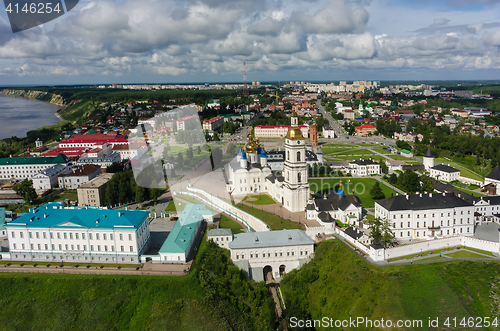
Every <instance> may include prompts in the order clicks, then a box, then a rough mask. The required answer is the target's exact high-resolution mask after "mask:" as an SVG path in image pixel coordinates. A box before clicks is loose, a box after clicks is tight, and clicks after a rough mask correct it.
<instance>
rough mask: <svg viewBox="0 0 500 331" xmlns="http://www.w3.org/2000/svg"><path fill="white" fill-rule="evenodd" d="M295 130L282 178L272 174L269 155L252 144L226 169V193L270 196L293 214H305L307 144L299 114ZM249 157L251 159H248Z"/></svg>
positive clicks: (287, 145)
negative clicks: (265, 194)
mask: <svg viewBox="0 0 500 331" xmlns="http://www.w3.org/2000/svg"><path fill="white" fill-rule="evenodd" d="M291 119H292V127H291V128H290V129H289V130H288V133H287V135H286V137H285V155H284V157H285V160H284V165H283V171H282V174H281V175H278V176H277V175H275V174H272V173H271V169H270V167H269V166H268V164H267V153H266V151H265V150H264V149H262V148H261V147H260V146H257V145H256V144H255V142H254V141H253V137H252V135H250V136H249V141H248V143H247V145H246V146H245V149H246V153H245V152H241V153H238V157H237V162H233V163H230V164H229V165H228V167H227V172H228V176H227V177H228V181H229V182H228V183H227V190H228V191H229V192H230V193H231V194H233V195H248V194H259V193H267V194H269V195H270V196H271V197H272V198H273V199H274V200H275V201H278V202H279V203H281V204H282V205H283V206H284V207H285V208H286V209H287V210H289V211H291V212H297V211H304V210H305V207H306V203H307V197H308V196H309V183H308V182H307V177H308V174H307V161H306V144H305V139H304V137H303V136H302V131H301V130H300V129H299V127H298V117H297V114H296V113H293V115H292V118H291ZM247 155H248V158H247Z"/></svg>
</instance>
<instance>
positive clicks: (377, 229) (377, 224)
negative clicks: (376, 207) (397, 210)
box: [368, 217, 395, 247]
mask: <svg viewBox="0 0 500 331" xmlns="http://www.w3.org/2000/svg"><path fill="white" fill-rule="evenodd" d="M368 224H369V226H370V229H371V232H370V234H369V237H370V238H371V239H372V240H373V242H375V243H376V242H380V243H381V244H382V246H384V247H388V246H389V245H392V244H393V242H394V238H395V236H394V233H393V232H392V230H391V224H390V222H389V220H387V219H381V218H379V217H377V218H375V219H374V220H373V221H368Z"/></svg>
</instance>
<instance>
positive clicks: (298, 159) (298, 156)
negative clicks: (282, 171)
mask: <svg viewBox="0 0 500 331" xmlns="http://www.w3.org/2000/svg"><path fill="white" fill-rule="evenodd" d="M297 161H298V162H300V152H297Z"/></svg>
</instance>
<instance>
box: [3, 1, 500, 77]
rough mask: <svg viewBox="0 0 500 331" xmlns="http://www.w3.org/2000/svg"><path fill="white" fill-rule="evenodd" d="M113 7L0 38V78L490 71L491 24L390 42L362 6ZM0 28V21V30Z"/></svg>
mask: <svg viewBox="0 0 500 331" xmlns="http://www.w3.org/2000/svg"><path fill="white" fill-rule="evenodd" d="M115 1H118V0H100V1H90V2H87V3H85V4H83V3H82V6H81V7H80V8H78V7H77V8H75V10H74V11H72V12H71V13H70V14H68V15H66V16H64V17H62V18H61V19H60V20H58V21H56V22H55V23H54V24H52V25H50V26H44V27H38V28H34V29H31V30H27V31H24V32H22V33H19V34H15V35H13V34H12V33H0V59H3V62H5V61H15V64H12V65H9V66H6V68H4V69H0V75H2V76H4V77H5V76H18V77H29V76H31V77H42V76H44V75H46V76H50V75H53V76H57V77H60V76H68V75H73V76H78V75H87V76H95V77H99V78H100V77H103V76H107V77H119V76H122V75H123V76H133V75H138V74H140V75H142V77H145V79H144V80H146V81H147V77H149V76H150V75H156V76H158V75H163V76H171V77H176V78H178V77H188V76H189V77H194V78H191V79H189V80H191V81H194V80H196V76H197V75H219V76H221V77H222V76H225V75H234V74H235V73H237V74H238V75H240V73H241V71H242V61H243V59H245V60H246V61H247V71H254V72H256V71H261V72H265V73H269V72H276V75H281V74H282V73H283V72H285V71H287V70H290V71H294V70H310V69H313V70H314V69H316V70H318V69H319V70H324V69H331V68H343V69H345V68H370V69H372V68H381V69H383V68H464V69H467V70H469V69H470V70H472V68H485V67H488V66H489V67H490V68H496V67H498V66H499V63H498V62H499V60H498V58H500V56H499V54H498V53H499V46H500V23H498V22H463V24H460V25H452V24H450V23H451V20H450V19H449V18H443V17H441V18H439V17H438V18H435V19H434V20H433V22H432V24H430V25H428V26H427V27H423V28H421V29H418V30H415V31H413V32H411V33H408V34H407V35H406V36H405V37H402V36H399V37H394V36H393V34H392V31H380V32H377V33H376V34H375V33H373V34H372V33H371V32H370V26H369V18H370V14H369V8H370V5H371V3H370V1H367V0H309V1H306V2H298V1H296V0H294V1H293V2H280V1H278V2H272V1H269V0H267V1H266V0H257V1H243V0H236V1H231V2H228V1H223V0H199V1H177V0H164V1H161V2H159V1H157V0H142V1H140V2H138V1H135V0H120V2H119V3H118V2H115ZM229 4H231V5H229ZM232 4H235V5H232ZM388 14H390V13H388ZM445 16H447V15H445ZM427 24H428V23H427ZM7 29H9V30H10V27H8V25H7V22H6V21H5V20H3V19H2V18H1V17H0V32H2V31H6V30H7ZM243 54H245V57H243ZM12 63H14V62H12Z"/></svg>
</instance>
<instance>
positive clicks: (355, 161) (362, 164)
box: [349, 160, 378, 166]
mask: <svg viewBox="0 0 500 331" xmlns="http://www.w3.org/2000/svg"><path fill="white" fill-rule="evenodd" d="M349 164H357V165H360V166H366V165H376V164H378V162H377V161H373V160H354V161H351V162H349Z"/></svg>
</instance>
